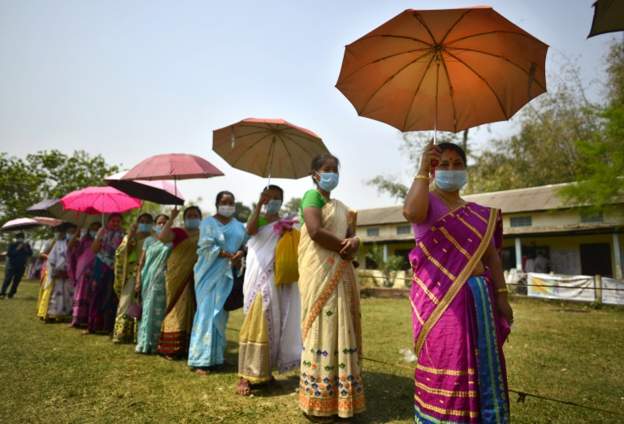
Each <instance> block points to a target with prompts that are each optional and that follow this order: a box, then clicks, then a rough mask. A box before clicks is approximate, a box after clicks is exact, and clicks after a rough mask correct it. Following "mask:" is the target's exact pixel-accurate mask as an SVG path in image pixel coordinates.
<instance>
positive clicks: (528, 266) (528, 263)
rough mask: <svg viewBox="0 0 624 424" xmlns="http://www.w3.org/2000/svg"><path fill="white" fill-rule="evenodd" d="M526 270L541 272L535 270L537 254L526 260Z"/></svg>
mask: <svg viewBox="0 0 624 424" xmlns="http://www.w3.org/2000/svg"><path fill="white" fill-rule="evenodd" d="M524 272H539V271H536V270H535V255H534V254H531V255H530V256H529V257H528V259H527V260H526V261H525V262H524Z"/></svg>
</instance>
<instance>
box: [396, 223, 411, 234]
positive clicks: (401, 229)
mask: <svg viewBox="0 0 624 424" xmlns="http://www.w3.org/2000/svg"><path fill="white" fill-rule="evenodd" d="M396 230H397V235H399V236H400V235H403V234H411V233H412V226H411V225H399V226H398V227H397V229H396Z"/></svg>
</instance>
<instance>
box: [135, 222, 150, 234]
mask: <svg viewBox="0 0 624 424" xmlns="http://www.w3.org/2000/svg"><path fill="white" fill-rule="evenodd" d="M151 230H152V224H143V223H141V224H139V227H138V231H139V233H149V232H150V231H151Z"/></svg>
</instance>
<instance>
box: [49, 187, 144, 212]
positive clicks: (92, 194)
mask: <svg viewBox="0 0 624 424" xmlns="http://www.w3.org/2000/svg"><path fill="white" fill-rule="evenodd" d="M61 204H62V205H63V208H65V210H71V211H77V212H82V213H86V214H89V215H98V214H111V213H124V212H127V211H129V210H131V209H136V208H139V207H141V201H140V200H139V199H137V198H134V197H132V196H128V195H127V194H126V193H123V192H121V191H119V190H117V189H116V188H113V187H87V188H83V189H82V190H76V191H72V192H71V193H69V194H67V195H66V196H64V197H63V198H62V199H61Z"/></svg>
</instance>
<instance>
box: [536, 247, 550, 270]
mask: <svg viewBox="0 0 624 424" xmlns="http://www.w3.org/2000/svg"><path fill="white" fill-rule="evenodd" d="M533 266H534V268H535V272H540V273H542V274H546V273H548V272H550V261H549V260H548V258H547V257H546V254H545V253H544V251H542V250H539V251H538V252H537V256H536V257H535V260H534V265H533Z"/></svg>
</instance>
